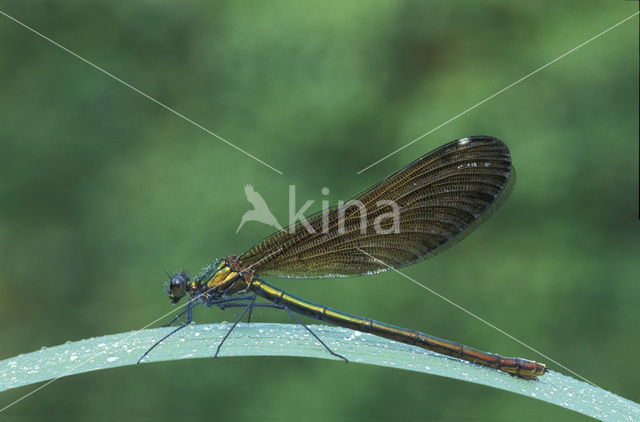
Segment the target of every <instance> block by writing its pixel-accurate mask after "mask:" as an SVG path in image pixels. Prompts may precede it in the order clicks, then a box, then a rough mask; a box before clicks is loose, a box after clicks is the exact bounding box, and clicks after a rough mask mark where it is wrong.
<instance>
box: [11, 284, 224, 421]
mask: <svg viewBox="0 0 640 422" xmlns="http://www.w3.org/2000/svg"><path fill="white" fill-rule="evenodd" d="M214 288H215V286H214V287H212V288H210V289H208V290H207V291H205V292H203V293H201V294H199V295H197V296H195V297H194V298H189V300H188V301H187V302H185V303H183V304H182V305H180V306H177V307H176V308H175V309H173V310H172V311H170V312H167V313H166V314H164V315H162V316H161V317H159V318H157V319H155V320H154V321H151V322H150V323H148V324H147V325H145V326H144V327H142V328H140V329H139V330H136V331H134V332H133V333H131V334H129V335H128V336H126V337H125V338H123V339H122V340H119V341H118V342H123V341H125V340H128V339H130V338H131V337H133V336H135V335H137V334H138V333H140V332H141V331H142V330H144V329H146V328H148V327H150V326H151V325H153V324H155V323H156V322H158V321H160V320H161V319H163V318H166V317H167V316H169V315H171V314H174V313H176V312H177V311H179V310H180V309H182V308H184V307H185V306H187V305H189V303H190V302H192V301H195V300H197V299H199V298H200V297H201V296H202V295H205V294H207V293H209V292H210V291H211V290H212V289H214ZM196 305H198V304H197V303H196ZM106 352H107V350H106V349H105V350H102V351H101V352H98V353H96V354H95V355H92V356H91V357H90V358H88V359H85V360H84V361H82V362H80V363H78V364H77V365H76V366H74V367H72V368H70V369H67V370H66V371H64V372H63V373H62V374H60V375H58V376H57V377H55V378H54V379H52V380H49V381H47V382H46V383H44V384H42V385H41V386H40V387H38V388H35V389H33V390H31V391H29V392H28V393H27V394H25V395H24V396H22V397H20V398H18V399H17V400H15V401H13V402H11V403H9V404H8V405H6V406H4V407H3V408H1V409H0V413H2V412H4V411H5V410H7V409H8V408H10V407H11V406H13V405H14V404H16V403H18V402H20V401H22V400H24V399H26V398H27V397H29V396H30V395H32V394H35V393H37V392H38V391H40V390H42V389H43V388H45V387H47V386H48V385H50V384H52V383H54V382H56V381H57V380H59V379H60V378H62V377H64V376H66V375H67V374H69V373H71V372H73V371H75V370H76V369H78V368H80V367H81V366H84V364H86V363H87V362H90V361H92V360H93V359H95V358H97V357H98V356H100V355H102V354H104V353H106Z"/></svg>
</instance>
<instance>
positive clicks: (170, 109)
mask: <svg viewBox="0 0 640 422" xmlns="http://www.w3.org/2000/svg"><path fill="white" fill-rule="evenodd" d="M0 14H2V15H4V16H6V17H7V18H9V19H11V20H12V21H14V22H15V23H17V24H18V25H20V26H22V27H23V28H25V29H28V30H29V31H31V32H33V33H34V34H36V35H38V36H39V37H41V38H43V39H45V40H47V41H49V42H50V43H51V44H53V45H55V46H56V47H58V48H61V49H62V50H64V51H66V52H67V53H69V54H71V55H72V56H74V57H76V58H77V59H80V60H82V61H83V62H85V63H86V64H88V65H89V66H91V67H93V68H95V69H97V70H99V71H100V72H102V73H104V74H105V75H107V76H109V77H110V78H112V79H115V80H116V81H118V82H120V83H121V84H122V85H124V86H126V87H127V88H130V89H132V90H133V91H135V92H137V93H138V94H140V95H142V96H143V97H145V98H147V99H149V100H151V101H153V102H154V103H156V104H158V105H159V106H160V107H162V108H164V109H165V110H168V111H170V112H171V113H173V114H175V115H176V116H178V117H180V118H182V119H184V120H186V121H187V122H189V123H191V124H192V125H194V126H195V127H197V128H199V129H202V130H203V131H205V132H207V133H208V134H209V135H213V136H215V137H216V138H218V139H219V140H221V141H222V142H224V143H225V144H227V145H229V146H230V147H233V148H235V149H237V150H238V151H240V152H241V153H243V154H244V155H246V156H248V157H251V158H253V159H254V160H256V161H257V162H259V163H260V164H263V165H265V166H267V167H269V168H270V169H271V170H273V171H275V172H276V173H279V174H282V172H281V171H280V170H278V169H276V168H274V167H272V166H270V165H269V164H267V163H265V162H264V161H262V160H260V159H259V158H257V157H256V156H254V155H252V154H250V153H248V152H247V151H245V150H243V149H242V148H240V147H239V146H236V145H234V144H232V143H231V142H229V141H227V140H226V139H224V138H223V137H222V136H220V135H218V134H216V133H213V132H212V131H210V130H209V129H207V128H206V127H204V126H202V125H200V124H198V123H196V122H194V121H193V120H191V119H190V118H188V117H187V116H185V115H184V114H181V113H179V112H177V111H175V110H174V109H172V108H171V107H169V106H167V105H165V104H163V103H161V102H160V101H158V100H156V99H155V98H153V97H151V96H150V95H148V94H145V93H144V92H142V91H140V90H139V89H138V88H136V87H134V86H132V85H130V84H128V83H127V82H125V81H123V80H122V79H120V78H118V77H117V76H115V75H112V74H111V73H109V72H107V71H106V70H104V69H103V68H101V67H100V66H98V65H96V64H93V63H91V62H90V61H89V60H87V59H85V58H84V57H81V56H80V55H78V54H76V53H74V52H73V51H71V50H69V49H68V48H66V47H64V46H62V45H60V44H58V43H57V42H55V41H54V40H52V39H51V38H49V37H47V36H45V35H43V34H41V33H40V32H38V31H36V30H35V29H33V28H31V27H30V26H28V25H26V24H24V23H22V22H20V21H19V20H17V19H16V18H14V17H12V16H9V15H7V14H6V13H5V12H3V11H2V10H0Z"/></svg>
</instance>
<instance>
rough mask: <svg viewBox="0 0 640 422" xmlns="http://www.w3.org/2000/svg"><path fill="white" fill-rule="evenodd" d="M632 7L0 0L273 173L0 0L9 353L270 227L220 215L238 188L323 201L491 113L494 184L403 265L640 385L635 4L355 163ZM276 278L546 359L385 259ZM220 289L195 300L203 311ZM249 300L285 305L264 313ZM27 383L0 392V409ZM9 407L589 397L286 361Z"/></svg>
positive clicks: (366, 415)
mask: <svg viewBox="0 0 640 422" xmlns="http://www.w3.org/2000/svg"><path fill="white" fill-rule="evenodd" d="M637 9H638V3H637V2H633V1H618V2H584V1H573V2H569V1H565V2H555V1H547V2H521V1H490V2H483V3H480V2H477V3H469V2H461V1H447V2H445V1H424V2H417V1H376V2H365V1H357V2H339V1H329V2H322V3H312V4H309V3H306V2H293V1H288V2H287V1H273V2H260V3H258V2H252V3H250V2H232V1H222V2H209V1H200V0H194V1H187V2H170V1H139V2H125V1H119V0H118V1H109V2H84V1H68V2H64V3H60V2H53V1H33V2H22V1H19V0H5V1H3V2H2V4H1V6H0V10H2V11H4V12H6V13H8V14H10V15H12V16H14V17H15V18H17V19H19V20H21V21H23V22H25V23H26V24H27V25H30V26H32V27H33V28H35V29H37V30H38V31H40V32H42V33H43V34H45V35H47V36H49V37H51V38H52V39H54V40H55V41H57V42H59V43H61V44H62V45H64V46H65V47H67V48H69V49H71V50H73V51H74V52H76V53H78V54H79V55H81V56H83V57H85V58H86V59H88V60H90V61H92V62H94V63H96V64H97V65H99V66H102V67H104V69H106V70H107V71H109V72H112V73H113V74H114V75H116V76H118V77H120V78H121V79H123V80H125V81H127V82H128V83H130V84H132V85H133V86H135V87H137V88H138V89H140V90H142V91H144V92H146V93H148V94H149V95H151V96H152V97H154V98H156V99H158V100H159V101H161V102H163V103H165V104H167V105H169V106H170V107H173V108H174V109H176V110H177V111H179V112H181V113H183V114H185V115H186V116H188V117H190V118H191V119H193V120H194V121H196V122H198V123H200V124H202V125H203V126H205V127H207V128H209V129H211V130H212V131H214V132H216V133H217V134H219V135H221V136H223V137H225V138H226V139H228V140H229V141H231V142H232V143H234V144H236V145H237V146H239V147H241V148H243V149H245V150H246V151H248V152H250V153H251V154H253V155H255V156H256V157H258V158H260V159H261V160H263V161H265V162H267V163H269V164H270V165H272V166H273V167H275V168H277V169H279V170H281V171H282V172H283V173H284V174H283V175H280V174H277V173H276V172H274V171H272V170H270V169H269V168H267V167H265V166H263V165H261V164H259V163H257V162H256V161H254V160H252V159H250V158H249V157H247V156H245V155H243V154H241V153H240V152H238V151H236V150H234V149H233V148H231V147H229V146H228V145H225V144H224V143H223V142H221V141H220V140H218V139H216V138H214V137H212V136H210V135H208V134H206V133H205V132H203V131H202V130H200V129H198V128H196V127H194V126H193V125H191V124H189V123H187V122H185V121H184V120H182V119H180V118H178V117H176V116H175V115H173V114H171V113H169V112H168V111H166V110H165V109H163V108H161V107H159V106H158V105H157V104H154V103H152V102H151V101H149V100H148V99H145V98H144V97H142V96H140V95H138V94H136V93H134V92H133V91H131V90H130V89H129V88H126V87H125V86H123V85H121V84H119V83H117V82H116V81H114V80H113V79H111V78H108V77H107V76H106V75H104V74H102V73H100V72H99V71H97V70H95V69H93V68H91V67H90V66H88V65H87V64H86V63H83V62H81V61H80V60H78V59H76V58H74V57H72V56H70V55H69V54H67V53H65V52H63V51H62V50H60V49H59V48H56V47H55V46H53V45H52V44H50V43H48V42H46V41H45V40H43V39H42V38H39V37H37V36H36V35H34V34H33V33H30V32H29V31H27V30H25V29H24V28H22V27H20V26H19V25H17V24H16V23H15V22H12V21H11V20H9V19H7V18H6V17H4V16H0V45H1V48H0V151H1V153H0V200H1V207H0V253H1V261H0V291H1V292H2V294H1V295H0V320H1V321H2V322H1V323H0V338H1V341H0V344H1V345H2V347H1V348H0V359H6V358H8V357H11V356H13V355H16V354H18V353H24V352H30V351H33V350H36V349H38V348H40V347H42V346H52V345H56V344H61V343H64V342H65V341H68V340H78V339H82V338H86V337H91V336H96V335H103V334H110V333H117V332H122V331H128V330H133V329H137V328H139V327H142V326H144V325H145V324H147V323H148V322H150V321H152V320H153V319H155V318H156V317H158V316H159V315H162V314H163V313H165V312H168V311H169V310H171V309H172V308H171V306H170V304H169V300H168V299H167V297H166V294H165V292H164V285H165V281H166V275H165V273H164V271H165V270H166V271H176V270H180V269H186V270H189V271H192V272H197V270H198V269H199V268H201V267H202V266H204V265H206V264H208V263H209V262H211V261H212V260H213V259H215V258H217V257H224V256H227V255H229V254H238V253H241V252H242V251H244V250H245V249H247V248H249V247H250V246H251V245H253V244H254V243H255V242H256V241H258V240H259V239H261V238H262V237H264V236H266V235H268V234H270V232H271V229H270V228H269V227H267V226H266V225H262V224H260V223H255V222H254V223H247V224H246V225H245V226H244V227H243V229H242V230H241V231H240V232H239V233H238V234H237V235H236V234H235V231H236V228H237V227H238V224H239V222H240V217H241V216H242V214H243V213H244V212H245V211H246V210H248V209H249V208H250V204H249V203H248V202H246V199H245V194H244V185H246V184H252V185H253V186H254V187H255V189H256V190H257V191H258V192H260V193H261V194H262V195H263V197H264V198H265V200H266V201H267V202H268V204H269V205H270V206H271V209H272V211H273V212H274V214H275V215H276V216H277V217H278V218H279V220H280V221H281V222H285V221H286V219H287V212H288V211H287V198H288V186H289V185H295V186H296V188H297V191H296V192H297V197H298V206H300V205H301V204H302V203H303V202H304V201H306V200H307V199H314V200H316V202H315V205H314V207H313V208H314V210H317V209H319V208H320V201H321V200H322V199H326V198H328V199H329V200H331V201H332V203H335V201H337V200H339V199H346V198H348V197H349V196H351V195H352V194H354V193H356V192H358V191H360V190H362V189H363V188H365V187H367V186H369V185H371V184H372V183H374V182H376V181H378V180H379V179H381V178H382V177H384V176H386V175H387V174H389V173H391V172H393V171H395V170H397V169H399V168H401V167H402V166H404V165H405V164H407V163H409V162H410V161H412V160H414V159H415V158H417V157H418V156H420V155H423V154H425V153H426V152H428V151H430V150H432V149H434V148H435V147H437V146H440V145H442V144H444V143H445V142H448V141H450V140H453V139H456V138H461V137H465V136H469V135H477V134H486V135H492V136H496V137H498V138H501V139H503V140H504V141H505V142H506V143H507V144H508V145H509V147H510V148H511V151H512V155H513V160H514V164H515V167H516V169H517V171H518V181H517V183H516V187H515V190H514V192H513V194H512V196H511V198H510V199H509V200H508V201H507V202H506V204H505V205H504V206H503V207H502V209H500V211H498V212H497V213H496V214H495V215H494V216H493V217H492V218H491V219H489V220H488V221H487V222H486V223H485V224H484V225H483V226H482V227H481V228H480V229H479V230H478V231H477V232H476V233H474V234H473V235H471V236H470V237H469V238H468V239H466V240H465V241H464V242H462V243H460V244H459V245H457V246H456V247H455V248H453V249H451V250H449V251H447V252H446V253H444V254H442V255H440V256H438V257H436V258H434V259H432V260H429V261H426V262H423V263H420V264H418V265H414V266H411V267H407V268H406V273H407V274H409V275H410V276H412V277H414V278H416V279H417V280H420V281H422V282H424V283H426V284H427V285H428V286H429V287H431V288H433V289H434V290H436V291H438V292H439V293H441V294H443V295H444V296H446V297H448V298H450V299H451V300H453V301H455V302H457V303H459V304H460V305H462V306H464V307H466V308H468V309H469V310H470V311H472V312H474V313H476V314H478V315H480V316H481V317H483V318H485V319H486V320H488V321H491V322H492V323H494V324H496V325H497V326H499V327H500V328H502V329H503V330H505V331H507V332H509V333H512V334H514V335H516V336H517V337H518V338H520V339H522V340H523V341H524V342H526V343H528V344H530V345H532V346H533V347H535V348H537V349H538V350H540V351H542V352H544V353H545V354H547V355H549V356H551V357H552V358H553V359H555V360H557V361H559V362H561V363H563V364H564V365H566V366H568V367H569V368H571V369H573V370H574V371H576V372H578V373H580V374H582V375H583V376H585V377H586V378H588V379H590V380H591V381H593V382H595V383H596V384H598V385H600V386H602V387H603V388H605V389H608V390H611V391H613V392H614V393H617V394H619V395H622V396H624V397H627V398H629V399H632V400H635V401H639V400H640V383H639V381H638V379H639V378H638V376H639V372H640V371H639V367H638V366H639V363H638V362H639V361H638V349H639V348H640V336H639V335H638V327H639V326H640V313H639V311H638V298H639V297H640V285H639V283H638V271H639V270H640V264H639V262H638V258H639V256H640V243H639V241H638V240H639V238H638V235H639V234H640V229H639V223H638V18H637V17H635V18H633V19H632V20H630V21H628V22H627V23H625V24H623V25H622V26H620V27H618V28H616V29H614V30H612V31H611V32H609V33H607V34H606V35H604V36H603V37H601V38H599V39H597V40H595V41H593V42H591V43H590V44H588V45H586V46H584V47H583V48H581V49H579V50H577V51H576V52H575V53H573V54H571V55H569V56H567V57H565V58H564V59H562V60H560V61H558V62H557V63H555V64H553V65H552V66H550V67H548V68H546V69H544V70H543V71H541V72H539V73H538V74H536V75H534V76H533V77H531V78H530V79H527V80H526V81H524V82H522V83H520V84H519V85H517V86H515V87H513V88H512V89H510V90H508V91H506V92H504V93H503V94H501V95H500V96H498V97H496V98H494V99H492V100H491V101H489V102H487V103H485V104H483V105H482V106H480V107H478V108H477V109H475V110H473V111H471V112H469V113H468V114H466V115H465V116H463V117H461V118H459V119H457V120H455V121H453V122H451V123H449V124H448V125H446V126H444V127H442V128H441V129H439V130H438V131H436V132H434V133H433V134H431V135H429V136H427V137H425V138H424V139H422V140H421V141H419V142H416V143H415V144H413V145H411V146H410V147H408V148H406V149H403V150H402V151H401V152H399V153H398V154H396V155H394V156H392V157H391V158H389V159H387V160H385V161H384V162H382V163H380V164H379V165H376V166H374V167H372V168H371V169H369V170H367V171H366V172H364V173H362V174H360V175H356V174H355V173H356V172H357V171H359V170H360V169H362V168H364V167H366V166H367V165H369V164H371V163H372V162H374V161H376V160H378V159H379V158H381V157H383V156H385V155H387V154H388V153H390V152H392V151H394V150H395V149H397V148H399V147H401V146H402V145H404V144H406V143H408V142H409V141H411V140H413V139H414V138H416V137H417V136H420V135H421V134H423V133H425V132H427V131H429V130H431V129H432V128H434V127H436V126H437V125H439V124H441V123H443V122H445V121H446V120H448V119H450V118H451V117H453V116H455V115H456V114H458V113H460V112H462V111H464V110H465V109H467V108H468V107H470V106H472V105H474V104H476V103H477V102H479V101H481V100H483V99H484V98H486V97H487V96H489V95H491V94H493V93H495V92H496V91H498V90H500V89H502V88H504V87H505V86H507V85H508V84H510V83H512V82H514V81H516V80H517V79H519V78H521V77H522V76H524V75H526V74H527V73H529V72H531V71H533V70H535V69H537V68H538V67H540V66H542V65H543V64H545V63H547V62H549V61H550V60H552V59H554V58H556V57H558V56H560V55H561V54H563V53H564V52H566V51H568V50H569V49H571V48H573V47H575V46H577V45H578V44H580V43H582V42H584V41H586V40H587V39H589V38H590V37H592V36H593V35H595V34H597V33H599V32H601V31H603V30H605V29H606V28H608V27H610V26H612V25H613V24H615V23H616V22H618V21H620V20H622V19H623V18H625V17H627V16H630V15H631V14H632V13H634V12H635V11H636V10H637ZM323 187H328V188H329V189H330V190H331V193H330V194H329V196H328V197H324V196H322V195H321V194H320V190H321V188H323ZM270 281H272V282H274V284H276V285H278V286H280V287H282V288H284V289H286V290H288V291H290V292H291V293H293V294H296V295H299V296H301V297H304V298H307V299H310V300H313V301H315V302H320V303H323V304H326V305H329V306H332V307H335V308H337V309H342V310H345V311H347V312H350V313H355V314H359V315H365V316H368V317H371V318H375V319H378V320H381V321H385V322H389V323H393V324H396V325H401V326H405V327H409V328H415V329H420V330H423V331H425V332H427V333H430V334H433V335H437V336H441V337H445V338H449V339H452V340H457V341H461V342H464V343H465V344H468V345H471V346H474V347H477V348H480V349H484V350H489V351H494V352H499V353H502V354H505V355H518V356H523V357H528V358H532V359H538V360H542V361H547V360H546V359H544V358H542V357H540V356H537V355H536V354H535V353H533V352H531V351H529V350H527V349H526V348H524V347H522V346H520V345H519V344H517V343H515V342H513V341H511V340H509V339H508V338H506V337H505V336H503V335H501V334H499V333H498V332H496V331H494V330H493V329H491V328H489V327H487V326H485V325H483V324H482V323H480V322H478V321H477V320H474V319H472V318H470V317H469V316H467V315H466V314H464V313H462V312H460V311H458V310H456V309H455V308H453V307H452V306H451V305H448V304H447V303H445V302H443V301H442V300H440V299H438V298H437V297H435V296H433V295H430V294H428V293H426V292H424V291H423V290H422V289H420V288H418V287H416V286H415V285H413V284H411V283H409V282H407V280H405V279H403V278H401V277H400V276H398V275H397V274H394V273H391V274H382V275H377V276H372V277H362V278H352V279H347V280H310V281H300V280H279V279H271V280H270ZM229 312H230V311H227V312H225V313H221V312H220V311H216V310H214V309H198V310H197V312H196V315H195V318H196V320H197V321H198V322H210V321H222V320H225V319H231V318H232V315H229ZM257 318H258V319H259V320H261V321H282V322H290V321H289V320H288V319H287V317H286V315H284V316H283V315H280V314H278V313H276V312H274V311H268V310H263V311H260V312H258V315H257ZM547 362H548V361H547ZM548 363H549V364H550V365H549V366H550V367H551V368H552V369H554V370H560V368H558V367H557V366H556V365H554V364H553V363H551V362H548ZM31 388H32V387H27V388H22V389H18V390H15V391H9V392H5V393H3V394H2V395H1V396H0V397H1V400H0V407H1V406H2V405H5V404H7V403H9V402H11V401H13V400H15V399H17V398H18V397H20V396H21V395H23V394H25V393H27V392H29V391H30V390H31ZM303 414H304V415H305V416H304V417H303V416H302V415H303ZM2 416H5V417H9V419H11V417H12V416H13V417H15V419H16V420H30V419H47V418H51V419H57V418H61V417H64V418H66V419H67V420H79V421H81V420H87V418H89V419H95V418H104V419H106V420H111V418H119V419H125V420H137V419H140V420H142V419H144V420H148V419H153V420H180V418H189V419H190V420H204V418H206V419H207V420H211V419H213V420H252V421H253V420H300V419H305V420H328V419H329V418H330V419H331V420H363V421H365V420H366V421H386V420H390V419H391V420H461V419H465V420H475V419H491V420H514V419H517V420H532V421H533V420H536V421H537V420H541V419H543V418H550V419H551V420H556V419H563V420H581V419H582V417H581V416H579V415H578V414H574V413H572V412H569V411H567V410H564V409H561V408H558V407H554V406H552V405H550V404H547V403H543V402H540V401H536V400H530V399H528V398H526V397H522V396H518V395H514V394H510V393H507V392H503V391H498V390H494V389H490V388H485V387H481V386H478V385H475V384H467V383H462V382H458V381H453V380H449V379H444V378H439V377H432V376H425V375H421V374H416V373H410V372H403V371H398V370H392V369H387V368H378V367H371V366H363V365H357V364H352V365H344V364H342V363H340V362H336V361H324V360H310V359H295V358H225V359H205V360H186V361H180V362H169V363H159V364H153V365H144V366H141V367H126V368H120V369H115V370H110V371H101V372H98V373H89V374H84V375H80V376H74V377H70V378H64V379H60V380H59V381H57V382H55V383H54V384H52V385H50V386H48V387H47V388H45V389H43V390H42V391H40V392H38V393H37V394H35V395H33V396H31V397H30V398H28V399H26V400H24V401H22V402H21V403H19V404H17V405H15V406H14V407H12V408H10V409H8V410H7V411H6V412H5V413H4V414H3V415H2ZM176 418H178V419H176Z"/></svg>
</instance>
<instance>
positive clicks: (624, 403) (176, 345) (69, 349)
mask: <svg viewBox="0 0 640 422" xmlns="http://www.w3.org/2000/svg"><path fill="white" fill-rule="evenodd" d="M310 327H311V328H312V329H313V330H314V332H315V333H317V334H318V335H319V336H320V338H321V339H322V340H323V341H324V342H325V343H326V344H327V345H328V346H329V347H330V348H331V349H332V350H333V351H334V352H336V353H339V354H342V355H344V356H345V357H346V358H348V359H349V360H350V362H351V363H350V364H355V363H366V364H370V365H379V366H387V367H392V368H398V369H404V370H410V371H416V372H423V373H426V374H433V375H440V376H444V377H449V378H454V379H459V380H462V381H467V382H473V383H476V384H482V385H487V386H489V387H494V388H499V389H502V390H506V391H511V392H512V393H516V394H522V395H525V396H527V397H531V398H534V399H537V400H543V401H546V402H549V403H553V404H556V405H558V406H561V407H565V408H567V409H571V410H574V411H576V412H580V413H582V414H585V415H588V416H592V417H594V418H598V419H602V420H634V419H635V420H637V419H640V405H638V404H637V403H634V402H632V401H630V400H627V399H624V398H622V397H619V396H617V395H615V394H613V393H610V392H608V391H605V390H602V389H600V388H597V387H595V386H592V385H590V384H588V383H585V382H582V381H578V380H576V379H574V378H571V377H568V376H565V375H562V374H560V373H557V372H554V371H549V372H548V373H546V374H545V375H543V376H541V377H540V378H539V379H538V380H537V381H527V380H524V379H520V378H517V377H514V376H512V375H509V374H506V373H503V372H499V371H495V370H493V369H490V368H486V367H483V366H480V365H474V364H470V363H468V362H465V361H462V360H459V359H455V358H450V357H447V356H444V355H440V354H438V353H433V352H430V351H427V350H424V349H421V348H418V347H414V346H409V345H405V344H403V343H398V342H394V341H390V340H386V339H383V338H380V337H376V336H373V335H370V334H364V333H360V332H357V331H353V330H348V329H344V328H338V327H327V326H320V325H312V326H310ZM229 328H230V325H229V324H204V325H191V326H189V327H186V328H185V329H183V330H182V331H179V332H178V333H177V334H175V335H174V336H172V337H170V338H169V339H167V340H165V341H164V342H163V343H162V344H160V345H159V346H158V347H157V348H155V349H154V350H153V351H152V352H151V353H150V354H149V355H148V356H147V357H146V358H145V360H144V361H143V363H149V362H160V361H166V360H180V359H189V358H204V357H212V356H213V355H214V353H215V351H216V348H217V346H218V344H219V343H220V340H221V339H222V337H223V336H224V335H225V334H226V333H227V332H228V330H229ZM172 329H173V328H156V329H151V330H143V331H138V332H129V333H121V334H114V335H109V336H104V337H96V338H91V339H87V340H81V341H77V342H69V343H65V344H63V345H60V346H56V347H50V348H43V349H41V350H38V351H36V352H33V353H28V354H25V355H20V356H17V357H14V358H10V359H6V360H4V361H0V391H4V390H8V389H11V388H16V387H21V386H25V385H29V384H33V383H36V382H42V381H47V380H55V379H56V378H60V377H64V376H68V375H74V374H80V373H83V372H89V371H96V370H100V369H108V368H115V367H118V366H125V365H135V364H136V362H137V361H138V359H139V357H140V356H141V355H142V354H143V353H144V352H145V351H146V350H147V349H148V348H149V347H151V346H152V345H153V344H154V343H155V342H156V341H158V339H160V338H162V337H163V336H164V335H166V334H167V333H169V332H170V330H172ZM219 356H220V357H224V356H296V357H315V358H322V359H337V358H335V357H333V356H331V355H330V354H329V353H327V351H326V350H325V349H324V348H323V347H322V346H321V345H320V344H319V343H318V341H317V340H316V339H315V338H313V337H312V336H311V335H310V334H309V332H307V331H306V330H305V329H304V327H302V326H300V325H290V324H259V323H252V324H238V326H237V327H236V329H235V330H234V331H233V334H232V335H231V336H230V337H229V338H228V339H227V341H226V342H225V343H224V346H223V347H222V349H221V351H220V355H219ZM132 370H135V368H132Z"/></svg>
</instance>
